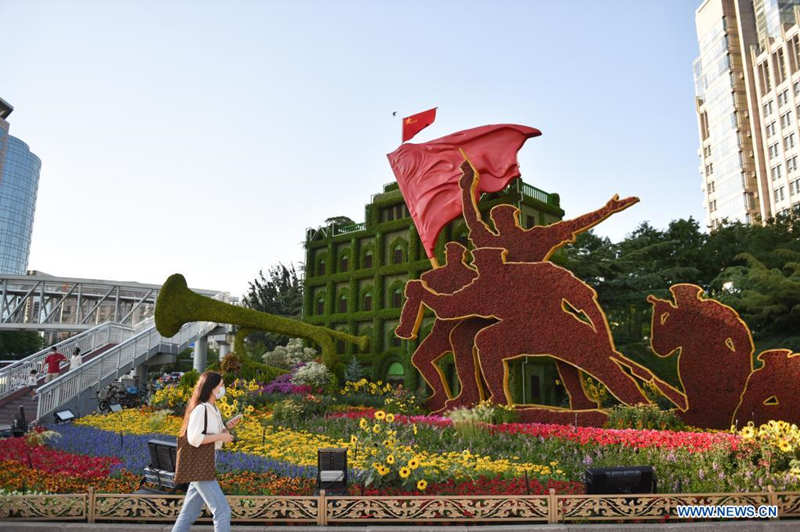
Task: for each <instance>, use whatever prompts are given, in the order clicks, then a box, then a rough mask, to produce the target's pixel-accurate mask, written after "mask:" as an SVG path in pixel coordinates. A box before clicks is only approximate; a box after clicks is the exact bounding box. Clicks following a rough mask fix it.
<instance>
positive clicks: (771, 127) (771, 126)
mask: <svg viewBox="0 0 800 532" xmlns="http://www.w3.org/2000/svg"><path fill="white" fill-rule="evenodd" d="M766 130H767V137H771V136H772V135H774V134H775V121H772V122H770V123H769V124H767V127H766Z"/></svg>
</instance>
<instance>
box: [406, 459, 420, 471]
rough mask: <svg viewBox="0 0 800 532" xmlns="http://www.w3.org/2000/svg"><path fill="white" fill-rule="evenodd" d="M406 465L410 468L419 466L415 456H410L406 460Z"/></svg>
mask: <svg viewBox="0 0 800 532" xmlns="http://www.w3.org/2000/svg"><path fill="white" fill-rule="evenodd" d="M408 467H409V468H411V469H416V468H418V467H419V460H417V459H416V458H412V459H411V460H409V461H408Z"/></svg>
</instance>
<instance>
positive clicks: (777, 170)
mask: <svg viewBox="0 0 800 532" xmlns="http://www.w3.org/2000/svg"><path fill="white" fill-rule="evenodd" d="M770 175H772V180H773V181H774V180H776V179H778V178H780V177H781V175H782V174H781V165H778V166H773V167H772V169H771V170H770Z"/></svg>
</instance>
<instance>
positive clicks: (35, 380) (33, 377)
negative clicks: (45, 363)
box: [27, 369, 39, 395]
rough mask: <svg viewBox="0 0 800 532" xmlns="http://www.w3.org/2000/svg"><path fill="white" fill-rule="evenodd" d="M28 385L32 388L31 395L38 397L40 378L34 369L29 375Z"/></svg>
mask: <svg viewBox="0 0 800 532" xmlns="http://www.w3.org/2000/svg"><path fill="white" fill-rule="evenodd" d="M27 385H28V386H30V387H31V395H36V386H38V385H39V377H38V375H37V373H36V370H35V369H32V370H31V372H30V374H29V375H28V383H27Z"/></svg>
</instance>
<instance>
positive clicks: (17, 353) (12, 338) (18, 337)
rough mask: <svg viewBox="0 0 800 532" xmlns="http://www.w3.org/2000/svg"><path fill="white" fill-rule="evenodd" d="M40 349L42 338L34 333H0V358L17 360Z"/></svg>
mask: <svg viewBox="0 0 800 532" xmlns="http://www.w3.org/2000/svg"><path fill="white" fill-rule="evenodd" d="M41 348H42V337H41V336H39V334H38V333H36V332H34V331H3V332H0V357H2V358H4V359H7V360H19V359H21V358H25V357H26V356H28V355H32V354H33V353H35V352H36V351H38V350H39V349H41Z"/></svg>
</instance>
